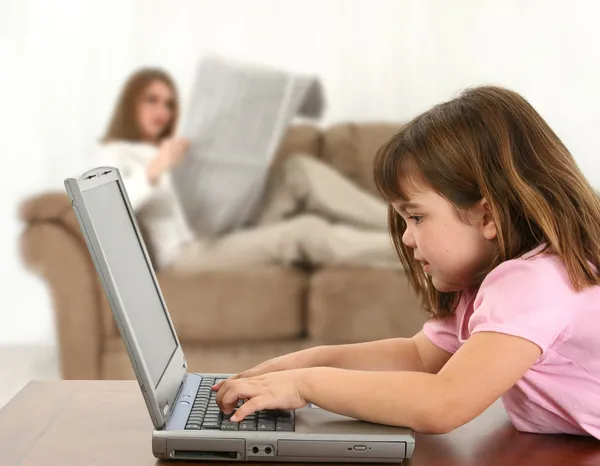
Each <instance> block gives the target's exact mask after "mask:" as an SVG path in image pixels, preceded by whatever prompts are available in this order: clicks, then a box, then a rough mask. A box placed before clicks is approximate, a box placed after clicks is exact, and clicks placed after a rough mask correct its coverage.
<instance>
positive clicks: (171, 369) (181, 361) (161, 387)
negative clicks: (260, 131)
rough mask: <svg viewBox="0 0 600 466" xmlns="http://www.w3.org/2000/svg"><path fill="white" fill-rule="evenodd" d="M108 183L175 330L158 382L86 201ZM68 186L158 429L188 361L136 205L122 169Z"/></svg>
mask: <svg viewBox="0 0 600 466" xmlns="http://www.w3.org/2000/svg"><path fill="white" fill-rule="evenodd" d="M109 183H116V186H117V188H118V189H119V191H120V193H121V195H122V197H123V201H124V203H125V206H126V208H127V213H128V215H129V217H130V219H131V223H132V225H133V228H134V230H135V234H136V237H137V239H138V241H139V244H140V247H141V249H142V253H143V255H144V258H145V261H146V263H147V265H148V268H149V271H150V274H151V276H152V280H153V282H154V286H155V287H156V291H157V294H158V296H159V299H160V301H161V305H162V306H163V309H164V311H165V317H166V319H167V321H168V323H169V327H170V329H171V332H172V333H173V338H174V340H175V344H176V347H175V350H174V351H173V354H172V355H171V358H170V360H169V362H168V363H167V365H166V367H165V369H164V371H163V373H162V375H161V377H160V378H159V380H158V381H157V383H156V384H155V383H153V381H152V378H151V376H150V372H149V369H148V365H147V364H146V361H145V359H144V355H143V354H142V352H141V348H140V346H139V344H138V342H137V340H136V338H135V334H134V332H133V329H132V327H131V322H130V320H129V319H128V316H127V312H126V310H125V308H124V305H123V302H122V300H121V298H120V297H119V293H118V291H117V287H116V284H115V282H114V280H113V278H112V276H111V273H110V267H109V264H108V262H107V258H106V255H105V253H104V251H103V249H102V245H101V242H100V240H99V238H98V235H97V232H96V231H95V229H94V226H93V221H92V219H91V217H90V213H89V211H88V209H87V206H86V203H85V197H84V194H83V193H85V192H86V191H88V190H92V189H96V188H98V187H100V186H103V185H106V184H109ZM65 188H66V190H67V193H68V195H69V198H70V199H71V203H72V206H73V209H74V211H75V215H76V217H77V219H78V221H79V225H80V228H81V231H82V234H83V236H84V238H85V241H86V244H87V246H88V250H89V252H90V256H91V259H92V262H93V263H94V266H95V268H96V271H97V273H98V277H99V279H100V281H101V283H102V286H103V288H104V291H105V293H106V296H107V299H108V302H109V304H110V307H111V310H112V313H113V316H114V318H115V322H116V324H117V327H118V329H119V332H120V335H121V338H122V339H123V342H124V344H125V348H126V350H127V353H128V356H129V359H130V361H131V364H132V367H133V371H134V373H135V376H136V378H137V381H138V383H139V386H140V389H141V391H142V394H143V396H144V400H145V402H146V406H147V408H148V412H149V414H150V417H151V419H152V423H153V424H154V427H155V428H157V429H159V428H161V427H163V426H164V425H165V423H166V421H167V419H168V417H169V414H170V412H171V411H172V409H173V403H174V402H175V397H176V396H177V393H178V391H179V388H180V386H181V384H182V381H183V377H184V376H185V373H186V371H187V364H186V361H185V357H184V354H183V351H182V349H181V344H180V342H179V338H178V337H177V333H176V332H175V328H174V326H173V322H172V321H171V316H170V315H169V312H168V309H167V305H166V303H165V300H164V297H163V294H162V291H161V289H160V286H159V284H158V280H157V279H156V274H155V271H154V268H153V266H152V262H151V260H150V255H149V254H148V250H147V248H146V244H145V242H144V239H143V237H142V234H141V231H140V228H139V226H138V223H137V220H136V217H135V214H134V212H133V208H132V206H131V203H130V201H129V197H128V195H127V191H126V190H125V185H124V183H123V179H122V178H121V175H120V173H119V170H118V169H117V168H115V167H98V168H95V169H93V170H89V171H87V172H86V173H84V174H83V175H82V176H80V177H79V178H77V179H75V178H68V179H66V180H65Z"/></svg>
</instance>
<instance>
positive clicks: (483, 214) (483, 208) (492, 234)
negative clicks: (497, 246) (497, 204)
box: [477, 197, 498, 241]
mask: <svg viewBox="0 0 600 466" xmlns="http://www.w3.org/2000/svg"><path fill="white" fill-rule="evenodd" d="M477 210H478V211H479V218H480V220H481V221H480V225H481V228H482V233H483V236H484V237H485V239H487V240H490V241H491V240H494V239H496V237H497V236H498V229H497V227H496V222H494V218H493V217H492V212H491V211H490V204H489V203H488V201H487V199H486V198H485V197H484V198H482V199H481V201H479V204H478V206H477Z"/></svg>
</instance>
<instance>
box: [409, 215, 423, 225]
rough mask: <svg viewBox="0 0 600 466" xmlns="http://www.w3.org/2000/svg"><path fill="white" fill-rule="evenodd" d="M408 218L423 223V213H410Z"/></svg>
mask: <svg viewBox="0 0 600 466" xmlns="http://www.w3.org/2000/svg"><path fill="white" fill-rule="evenodd" d="M408 218H409V219H411V220H414V221H415V223H417V224H419V223H421V220H423V216H422V215H409V216H408Z"/></svg>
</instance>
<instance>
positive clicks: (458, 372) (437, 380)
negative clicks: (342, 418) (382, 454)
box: [300, 332, 541, 433]
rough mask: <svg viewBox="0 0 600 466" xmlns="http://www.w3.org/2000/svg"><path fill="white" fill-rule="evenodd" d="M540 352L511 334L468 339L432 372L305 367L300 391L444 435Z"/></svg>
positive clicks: (339, 407) (327, 404)
mask: <svg viewBox="0 0 600 466" xmlns="http://www.w3.org/2000/svg"><path fill="white" fill-rule="evenodd" d="M540 354H541V350H540V348H539V347H538V346H537V345H535V344H534V343H532V342H530V341H528V340H525V339H522V338H519V337H514V336H510V335H505V334H500V333H493V332H481V333H476V334H475V335H473V336H472V337H471V338H469V340H468V341H467V342H466V343H465V344H464V345H463V346H462V347H461V348H460V349H459V350H458V351H457V352H456V354H454V356H452V357H451V358H450V360H449V361H448V363H447V364H446V365H445V366H444V367H443V368H442V370H441V371H440V372H439V373H437V374H425V373H419V372H364V371H348V370H340V369H332V368H315V369H312V370H311V369H306V370H305V371H306V372H305V373H304V374H303V376H301V378H300V380H301V383H302V385H301V389H300V390H301V393H302V394H303V397H304V399H305V400H306V401H308V402H311V403H314V404H316V405H317V406H320V407H322V408H324V409H327V410H329V411H333V412H336V413H340V414H344V415H347V416H351V417H355V418H358V419H363V420H367V421H371V422H377V423H382V424H390V425H397V426H407V427H411V428H413V429H415V430H416V431H419V432H426V433H445V432H449V431H451V430H453V429H455V428H456V427H459V426H461V425H463V424H465V423H466V422H468V421H470V420H472V419H473V418H475V417H476V416H478V415H479V414H481V413H482V412H483V411H485V409H486V408H488V407H489V406H490V405H491V404H492V403H493V402H494V401H495V400H497V399H498V398H499V397H500V396H501V395H502V394H503V393H504V392H506V391H507V390H508V389H509V388H510V387H512V386H513V385H514V384H515V383H516V382H517V381H518V380H519V379H520V378H521V377H522V376H523V375H524V374H525V372H527V370H528V369H529V368H530V367H531V366H532V365H533V364H534V363H535V361H536V360H537V359H538V358H539V356H540Z"/></svg>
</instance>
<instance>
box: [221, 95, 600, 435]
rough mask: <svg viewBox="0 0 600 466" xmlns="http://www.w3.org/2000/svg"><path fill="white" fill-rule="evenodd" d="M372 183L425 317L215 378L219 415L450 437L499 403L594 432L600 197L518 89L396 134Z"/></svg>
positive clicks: (598, 397) (528, 425)
mask: <svg viewBox="0 0 600 466" xmlns="http://www.w3.org/2000/svg"><path fill="white" fill-rule="evenodd" d="M375 179H376V182H377V185H378V187H379V189H380V191H381V192H382V193H383V195H384V196H385V197H386V199H388V200H389V203H390V208H389V225H390V232H391V235H392V237H393V241H394V243H395V246H396V249H397V252H398V255H399V257H400V260H401V262H402V264H403V265H404V268H405V269H406V271H407V273H408V274H409V277H410V279H411V282H412V286H413V287H414V288H415V289H416V291H417V292H418V293H419V294H420V295H421V296H422V298H423V303H424V305H425V307H426V309H427V310H428V311H429V312H430V313H431V319H430V320H429V321H428V322H427V323H426V324H425V326H424V328H423V330H422V331H421V332H419V333H418V334H417V335H415V336H414V337H413V338H410V339H403V338H398V339H390V340H383V341H375V342H369V343H362V344H353V345H343V346H322V347H315V348H312V349H308V350H305V351H301V352H297V353H293V354H290V355H286V356H282V357H279V358H276V359H273V360H270V361H267V362H265V363H263V364H261V365H259V366H257V367H255V368H253V369H250V370H248V371H246V372H244V373H242V374H239V375H237V376H234V377H232V378H231V379H229V380H227V381H225V382H223V383H221V384H218V385H215V387H214V389H215V390H218V394H217V401H218V403H219V404H220V406H221V408H222V410H223V411H224V412H225V413H227V414H230V413H231V412H232V411H233V408H234V406H235V405H236V403H237V400H238V399H244V400H247V401H245V403H244V404H243V405H242V406H241V407H240V408H239V409H238V410H237V413H236V414H235V416H233V417H232V419H233V420H241V419H243V418H244V417H245V416H247V415H248V414H249V413H251V412H253V411H256V410H260V409H265V408H299V407H301V406H304V405H305V404H306V403H309V402H310V403H314V404H316V405H318V406H320V407H322V408H325V409H327V410H330V411H333V412H337V413H340V414H344V415H347V416H352V417H355V418H359V419H363V420H367V421H372V422H377V423H383V424H390V425H398V426H408V427H411V428H413V429H415V430H416V431H419V432H426V433H443V432H449V431H451V430H453V429H454V428H456V427H459V426H460V425H462V424H464V423H466V422H468V421H470V420H471V419H473V418H474V417H476V416H477V415H479V414H480V413H482V412H483V411H484V410H485V409H486V408H487V407H488V406H490V405H491V404H492V403H493V402H494V401H495V400H496V399H498V398H499V397H501V398H502V400H503V402H504V406H505V408H506V410H507V412H508V414H509V416H510V418H511V420H512V422H513V424H514V425H515V427H516V428H517V429H519V430H521V431H527V432H538V433H569V434H587V435H592V436H595V437H597V438H600V342H599V340H598V336H597V333H598V332H597V321H598V317H599V316H600V275H599V272H598V271H599V270H600V200H599V199H598V197H597V195H596V194H595V193H594V191H593V189H592V188H591V187H590V185H589V184H588V182H587V181H586V179H585V178H584V176H583V175H582V174H581V172H580V171H579V169H578V168H577V166H576V163H575V161H574V160H573V157H572V156H571V154H570V153H569V151H568V150H567V149H566V147H565V146H564V145H563V144H562V142H561V141H560V139H559V138H558V137H557V136H556V135H555V134H554V132H553V131H552V130H551V129H550V128H549V126H548V125H547V124H546V122H545V121H544V120H543V119H542V117H541V116H540V115H539V114H538V113H537V112H536V111H535V110H534V109H533V108H532V106H531V105H530V104H529V103H528V102H527V101H526V100H525V99H524V98H522V97H521V96H520V95H518V94H516V93H515V92H512V91H509V90H506V89H502V88H497V87H481V88H475V89H471V90H467V91H466V92H464V93H463V94H462V95H460V96H459V97H458V98H456V99H454V100H451V101H449V102H447V103H444V104H441V105H438V106H436V107H434V108H433V109H432V110H430V111H428V112H426V113H424V114H422V115H420V116H418V117H417V118H415V119H414V120H412V121H411V122H410V123H409V124H407V125H406V126H404V127H403V128H402V129H401V130H400V131H399V132H398V133H397V134H396V135H395V136H394V137H393V138H392V139H391V140H390V141H389V142H387V143H386V144H385V145H384V146H383V147H382V148H381V149H380V151H379V152H378V154H377V157H376V160H375ZM342 387H343V388H342Z"/></svg>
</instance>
